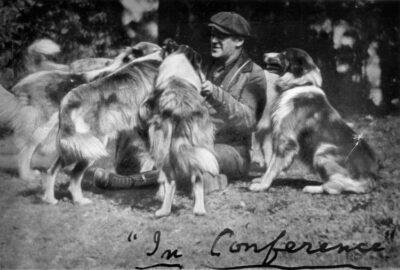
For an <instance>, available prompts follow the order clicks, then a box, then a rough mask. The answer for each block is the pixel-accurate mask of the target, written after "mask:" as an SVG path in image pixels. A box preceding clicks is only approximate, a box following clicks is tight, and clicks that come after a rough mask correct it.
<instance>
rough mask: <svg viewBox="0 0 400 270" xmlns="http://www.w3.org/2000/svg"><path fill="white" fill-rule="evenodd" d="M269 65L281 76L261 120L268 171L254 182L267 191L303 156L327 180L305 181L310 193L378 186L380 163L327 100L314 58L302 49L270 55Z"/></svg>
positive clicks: (254, 188)
mask: <svg viewBox="0 0 400 270" xmlns="http://www.w3.org/2000/svg"><path fill="white" fill-rule="evenodd" d="M265 62H266V64H267V69H268V68H275V70H276V72H277V73H278V74H279V75H280V76H279V78H278V79H277V81H276V91H277V92H278V95H277V97H276V100H275V101H274V102H273V105H272V108H266V109H265V111H264V115H263V117H262V118H261V120H260V122H259V123H258V127H257V134H256V137H257V139H258V141H259V142H260V143H261V145H262V149H263V153H264V157H265V162H266V164H267V171H266V172H265V174H264V175H263V176H262V177H261V178H258V179H254V180H253V183H252V184H251V186H250V190H252V191H263V190H266V189H268V188H269V187H270V185H271V183H272V181H273V180H274V179H275V178H276V177H277V176H278V175H279V173H280V172H281V171H282V170H285V169H287V168H288V167H289V166H290V165H291V164H292V162H293V159H294V158H295V157H296V156H298V157H299V158H300V160H301V161H303V162H304V163H306V164H308V165H310V166H311V167H312V168H313V169H314V170H315V171H316V172H318V173H319V175H320V177H321V179H322V180H323V181H324V183H323V184H322V185H319V186H306V187H304V189H303V191H305V192H309V193H323V192H326V193H329V194H339V193H341V192H343V191H348V192H355V193H364V192H368V191H369V190H370V189H371V187H372V186H373V182H374V178H375V176H376V175H377V169H378V164H377V160H376V158H375V155H374V153H373V151H372V149H371V147H370V146H369V145H368V144H367V143H366V142H365V141H364V139H363V138H361V136H357V134H356V132H354V130H352V129H351V128H350V127H349V126H348V125H347V124H346V123H345V121H344V120H343V119H342V118H341V116H340V115H339V113H338V112H337V111H336V110H335V109H334V108H333V107H332V106H331V104H330V103H329V102H328V100H327V98H326V96H325V94H324V92H323V91H322V89H321V88H320V87H321V83H322V79H321V75H320V72H319V69H318V68H317V66H316V65H315V64H314V62H313V60H312V58H311V57H310V56H309V55H308V54H307V53H306V52H304V51H302V50H299V49H287V50H285V51H283V52H282V53H278V54H276V53H274V54H266V55H265Z"/></svg>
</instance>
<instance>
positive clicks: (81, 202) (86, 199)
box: [74, 198, 93, 205]
mask: <svg viewBox="0 0 400 270" xmlns="http://www.w3.org/2000/svg"><path fill="white" fill-rule="evenodd" d="M74 203H76V204H79V205H86V204H91V203H93V202H92V200H90V199H88V198H81V199H79V200H74Z"/></svg>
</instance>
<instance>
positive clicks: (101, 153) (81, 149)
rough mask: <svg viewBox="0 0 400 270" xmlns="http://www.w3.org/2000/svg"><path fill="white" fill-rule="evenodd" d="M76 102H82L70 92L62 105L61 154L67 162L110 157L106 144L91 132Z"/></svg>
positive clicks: (58, 139) (59, 136)
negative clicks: (69, 160)
mask: <svg viewBox="0 0 400 270" xmlns="http://www.w3.org/2000/svg"><path fill="white" fill-rule="evenodd" d="M76 102H80V97H79V96H78V95H74V93H73V92H69V93H68V94H67V96H65V98H64V100H63V102H62V104H61V110H60V124H59V126H60V128H59V132H58V137H57V141H58V147H59V151H60V153H61V154H62V156H63V157H66V159H67V160H68V159H73V160H82V159H83V160H96V159H99V158H101V157H105V156H108V153H107V149H106V142H105V141H104V142H103V141H101V139H99V138H98V137H96V136H95V135H94V134H93V133H92V132H90V126H89V125H88V124H87V123H86V122H85V120H84V118H83V116H82V115H81V114H80V110H81V108H79V107H78V108H77V107H76ZM104 139H105V138H104Z"/></svg>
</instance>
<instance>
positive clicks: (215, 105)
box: [202, 12, 267, 179]
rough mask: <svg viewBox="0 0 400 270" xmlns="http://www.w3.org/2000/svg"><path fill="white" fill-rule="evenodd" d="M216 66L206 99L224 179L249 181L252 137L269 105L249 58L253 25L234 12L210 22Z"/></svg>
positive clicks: (205, 86)
mask: <svg viewBox="0 0 400 270" xmlns="http://www.w3.org/2000/svg"><path fill="white" fill-rule="evenodd" d="M208 25H209V27H210V30H211V37H210V45H211V57H212V60H211V64H210V65H209V67H208V68H207V70H206V78H207V81H205V82H204V84H203V91H202V94H203V95H204V96H206V98H207V101H208V104H209V107H210V112H211V115H212V116H213V118H214V120H215V124H216V128H217V133H216V141H215V142H216V145H215V150H216V153H217V158H218V162H219V164H220V169H221V173H222V174H225V175H227V177H228V178H229V179H235V178H243V177H246V176H247V173H248V171H249V167H250V151H249V150H250V148H251V133H252V130H253V128H254V126H255V124H256V122H257V120H258V119H259V117H260V116H261V114H262V110H263V109H264V105H265V89H266V87H267V82H266V77H265V74H264V71H263V69H262V68H261V67H260V66H258V65H257V64H255V63H254V62H253V61H252V60H251V59H250V58H249V57H248V56H247V54H246V52H245V49H244V44H245V42H246V41H247V40H248V39H249V38H251V29H250V25H249V23H248V22H247V21H246V20H245V19H244V18H243V17H242V16H240V15H239V14H237V13H234V12H220V13H217V14H215V15H213V16H212V17H211V18H210V22H209V24H208Z"/></svg>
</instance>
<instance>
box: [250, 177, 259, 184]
mask: <svg viewBox="0 0 400 270" xmlns="http://www.w3.org/2000/svg"><path fill="white" fill-rule="evenodd" d="M251 182H252V183H261V178H260V177H258V178H254V179H253V180H251Z"/></svg>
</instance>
